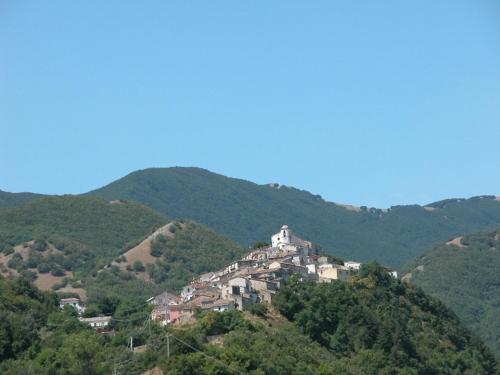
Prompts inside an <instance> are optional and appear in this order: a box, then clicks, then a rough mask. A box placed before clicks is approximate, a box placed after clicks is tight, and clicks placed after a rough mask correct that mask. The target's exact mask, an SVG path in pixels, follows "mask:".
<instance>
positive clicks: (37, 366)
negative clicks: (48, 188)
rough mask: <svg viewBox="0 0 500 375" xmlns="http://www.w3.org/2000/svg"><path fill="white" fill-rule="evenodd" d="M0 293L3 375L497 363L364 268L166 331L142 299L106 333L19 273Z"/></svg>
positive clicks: (469, 370)
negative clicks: (347, 277) (253, 308)
mask: <svg viewBox="0 0 500 375" xmlns="http://www.w3.org/2000/svg"><path fill="white" fill-rule="evenodd" d="M0 291H2V292H3V293H2V297H3V300H2V301H3V302H5V303H2V304H0V316H2V317H7V318H9V317H10V318H12V319H1V320H0V337H1V338H2V339H1V340H0V372H1V373H2V374H6V375H14V374H42V375H44V374H47V375H48V374H82V375H83V374H95V375H100V374H109V373H123V374H130V375H139V374H146V373H149V374H153V373H154V374H164V373H165V374H174V375H175V374H201V375H203V374H207V375H208V374H222V375H226V374H227V375H230V374H300V375H303V374H304V375H313V374H320V375H337V374H339V375H340V374H343V375H344V374H346V375H357V374H374V375H375V374H474V375H481V374H484V375H489V374H496V373H498V370H499V369H498V363H497V362H496V361H495V359H494V357H493V356H492V354H491V353H490V351H489V350H488V349H487V348H486V347H485V345H484V344H483V343H482V342H481V341H480V340H479V339H477V338H476V337H475V336H474V335H473V334H471V332H470V331H468V330H467V329H466V328H464V327H463V325H462V324H461V323H460V321H459V320H458V318H457V317H456V316H455V314H454V313H453V312H451V311H450V310H448V309H447V308H446V307H445V306H444V305H443V304H442V303H440V302H439V301H437V300H435V299H433V298H430V297H428V296H427V295H425V293H423V292H422V291H421V290H420V289H419V288H416V287H414V286H412V285H404V284H402V283H401V282H400V281H398V280H395V279H393V278H392V277H390V276H389V275H388V274H387V273H386V272H385V271H383V269H381V268H380V267H378V266H377V265H374V264H372V265H368V267H364V269H362V271H361V274H360V275H359V277H354V278H353V279H352V280H351V281H350V282H337V283H331V284H314V283H306V282H300V281H298V280H293V279H292V280H291V282H290V283H289V284H288V285H286V286H284V287H283V288H281V289H280V291H279V292H278V295H277V297H276V301H275V303H274V305H273V306H267V308H264V309H262V310H261V311H260V312H258V314H257V312H255V313H256V314H257V315H252V314H250V313H248V312H245V313H242V312H240V311H237V310H232V311H225V312H222V313H217V312H213V311H211V312H207V313H199V314H197V321H196V323H194V324H191V325H185V326H182V327H175V326H173V327H172V326H168V327H165V326H160V325H157V324H155V323H151V322H150V321H149V320H148V316H149V309H148V308H147V307H145V306H144V304H142V305H141V306H135V307H130V306H129V307H128V308H127V309H124V308H123V309H121V310H120V311H119V312H117V313H115V314H114V315H113V320H112V322H111V326H112V327H113V329H114V335H102V334H98V333H96V332H94V331H93V330H92V329H90V328H88V327H86V326H84V325H82V324H80V323H79V322H78V320H77V318H76V317H75V316H74V314H71V311H69V310H61V309H59V308H58V307H57V305H56V304H55V303H54V302H55V301H54V299H55V298H54V296H53V295H51V294H43V295H41V294H40V293H39V292H37V291H36V290H34V289H33V288H32V287H30V286H29V284H26V282H25V281H22V280H16V281H11V280H9V281H6V280H1V279H0ZM24 306H30V307H31V308H32V309H33V310H32V311H29V312H28V311H26V309H25V308H24ZM116 316H118V317H120V318H116ZM130 337H133V340H134V341H133V343H134V345H135V347H136V348H137V350H134V351H133V352H132V351H130V350H129V348H128V345H129V338H130ZM12 349H14V350H12ZM148 369H151V372H145V371H146V370H148ZM153 369H154V370H153Z"/></svg>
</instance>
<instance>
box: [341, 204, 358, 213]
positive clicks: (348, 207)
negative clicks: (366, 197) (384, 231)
mask: <svg viewBox="0 0 500 375" xmlns="http://www.w3.org/2000/svg"><path fill="white" fill-rule="evenodd" d="M335 204H336V205H337V206H340V207H342V208H345V209H346V210H347V211H355V212H360V211H361V207H358V206H353V205H352V204H340V203H335Z"/></svg>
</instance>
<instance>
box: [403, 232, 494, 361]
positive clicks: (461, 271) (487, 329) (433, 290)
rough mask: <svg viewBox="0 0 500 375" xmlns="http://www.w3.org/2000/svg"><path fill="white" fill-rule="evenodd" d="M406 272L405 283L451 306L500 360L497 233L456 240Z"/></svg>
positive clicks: (431, 253) (409, 267)
mask: <svg viewBox="0 0 500 375" xmlns="http://www.w3.org/2000/svg"><path fill="white" fill-rule="evenodd" d="M405 269H406V271H407V273H406V274H405V276H404V279H405V280H409V281H410V282H411V283H412V284H415V285H418V286H420V287H422V288H423V289H424V290H425V291H426V292H427V293H429V294H430V295H432V296H435V297H437V298H439V299H440V300H442V301H443V302H444V303H446V304H447V305H448V306H449V307H451V308H452V309H453V310H454V311H455V312H456V313H457V315H458V316H459V317H460V318H461V319H462V321H463V322H464V323H465V325H467V326H468V327H469V328H470V329H471V330H472V331H474V332H476V333H477V334H478V335H479V336H481V338H482V339H483V340H484V341H485V342H486V343H487V344H488V345H489V346H490V347H491V349H492V350H493V351H494V352H495V354H496V355H497V357H498V358H500V274H499V270H500V230H497V231H491V232H483V233H476V234H471V235H467V236H463V237H457V238H455V239H453V240H451V241H449V242H447V243H445V244H442V245H439V246H436V247H434V248H432V249H431V250H429V251H427V252H425V253H424V254H423V255H421V256H419V257H418V258H417V259H416V260H414V261H413V262H411V263H410V264H408V265H407V266H406V267H405Z"/></svg>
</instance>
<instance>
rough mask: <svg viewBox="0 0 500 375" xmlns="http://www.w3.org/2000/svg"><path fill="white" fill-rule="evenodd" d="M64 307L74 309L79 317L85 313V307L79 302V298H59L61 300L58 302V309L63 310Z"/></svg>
mask: <svg viewBox="0 0 500 375" xmlns="http://www.w3.org/2000/svg"><path fill="white" fill-rule="evenodd" d="M65 306H71V307H72V308H74V309H75V310H76V312H77V313H78V315H81V314H83V313H84V312H85V305H84V304H83V303H82V302H81V301H80V299H79V298H75V297H71V298H61V300H60V301H59V307H60V308H61V309H64V307H65Z"/></svg>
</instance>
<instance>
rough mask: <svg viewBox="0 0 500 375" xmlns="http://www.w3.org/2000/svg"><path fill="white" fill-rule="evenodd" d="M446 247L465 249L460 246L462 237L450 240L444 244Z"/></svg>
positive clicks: (462, 245)
mask: <svg viewBox="0 0 500 375" xmlns="http://www.w3.org/2000/svg"><path fill="white" fill-rule="evenodd" d="M446 244H447V245H455V246H458V247H466V246H465V245H464V244H462V236H460V237H457V238H454V239H452V240H451V241H448V242H446Z"/></svg>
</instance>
